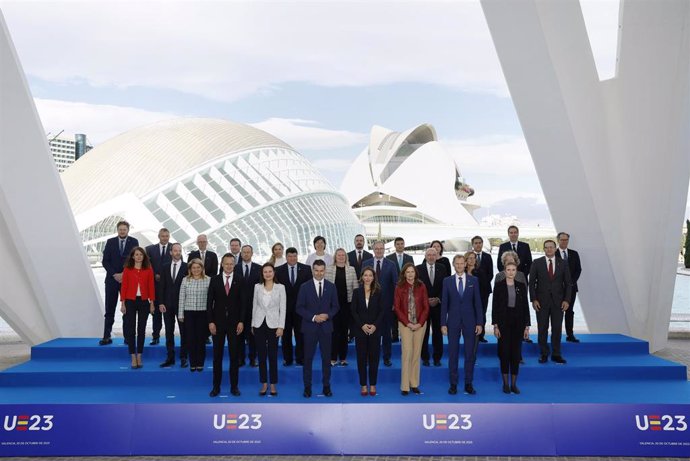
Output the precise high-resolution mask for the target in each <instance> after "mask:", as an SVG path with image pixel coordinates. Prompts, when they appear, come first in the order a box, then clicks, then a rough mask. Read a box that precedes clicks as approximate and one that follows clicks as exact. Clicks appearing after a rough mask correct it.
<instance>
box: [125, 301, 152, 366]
mask: <svg viewBox="0 0 690 461" xmlns="http://www.w3.org/2000/svg"><path fill="white" fill-rule="evenodd" d="M125 309H126V310H127V312H126V313H125V315H124V324H123V327H124V328H123V333H124V334H125V338H127V347H128V348H129V353H130V354H141V353H142V352H144V340H145V339H146V321H147V320H148V318H149V310H150V309H151V307H150V304H149V302H148V301H146V300H143V299H141V297H140V296H137V299H127V300H125Z"/></svg>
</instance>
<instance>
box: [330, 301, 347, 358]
mask: <svg viewBox="0 0 690 461" xmlns="http://www.w3.org/2000/svg"><path fill="white" fill-rule="evenodd" d="M350 317H351V314H350V303H343V304H341V305H340V309H339V310H338V312H337V313H336V314H335V317H333V336H332V338H331V360H347V349H348V342H347V341H348V337H349V336H348V332H349V329H350Z"/></svg>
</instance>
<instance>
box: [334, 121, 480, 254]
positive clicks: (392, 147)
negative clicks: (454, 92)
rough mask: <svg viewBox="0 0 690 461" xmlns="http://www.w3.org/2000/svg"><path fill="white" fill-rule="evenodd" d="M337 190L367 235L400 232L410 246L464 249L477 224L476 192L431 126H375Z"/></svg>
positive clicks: (474, 232) (476, 230) (388, 235)
mask: <svg viewBox="0 0 690 461" xmlns="http://www.w3.org/2000/svg"><path fill="white" fill-rule="evenodd" d="M341 192H342V193H343V194H344V195H345V197H347V200H348V203H349V204H350V206H351V207H352V210H353V211H354V212H355V215H357V217H358V218H359V219H360V222H361V223H362V224H364V225H365V227H366V235H367V237H368V238H369V239H374V238H382V239H384V240H389V239H393V238H394V237H396V236H402V237H403V238H404V239H405V243H406V245H407V246H408V247H413V246H420V247H422V248H423V247H425V246H426V245H427V244H428V243H429V242H430V241H431V240H442V241H445V242H446V244H447V246H449V247H455V248H462V249H464V248H466V247H467V242H468V241H469V240H470V239H471V238H472V236H474V235H476V234H478V233H479V231H480V229H479V224H478V223H477V221H476V220H475V218H474V217H473V216H472V212H473V211H474V210H475V209H476V208H478V206H477V205H475V204H471V203H469V202H467V198H468V197H469V196H471V195H473V194H474V190H473V189H472V188H471V187H470V186H469V185H468V184H466V183H465V180H464V178H463V176H462V174H461V173H460V168H459V167H458V166H457V165H456V162H455V161H454V159H453V157H452V156H451V155H450V154H449V153H448V151H446V149H445V148H444V147H443V145H442V144H441V143H439V142H438V138H437V136H436V130H435V129H434V127H433V126H432V125H430V124H422V125H418V126H416V127H414V128H411V129H409V130H407V131H403V132H396V131H392V130H389V129H387V128H383V127H380V126H374V127H373V128H372V129H371V136H370V141H369V145H368V146H367V147H366V148H365V149H364V150H363V151H362V153H361V154H360V155H359V156H358V157H357V159H356V160H355V161H354V163H353V164H352V166H351V167H350V169H349V170H348V172H347V174H346V176H345V178H344V180H343V182H342V186H341Z"/></svg>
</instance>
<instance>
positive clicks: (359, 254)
mask: <svg viewBox="0 0 690 461" xmlns="http://www.w3.org/2000/svg"><path fill="white" fill-rule="evenodd" d="M357 265H358V266H361V265H362V252H361V251H358V252H357Z"/></svg>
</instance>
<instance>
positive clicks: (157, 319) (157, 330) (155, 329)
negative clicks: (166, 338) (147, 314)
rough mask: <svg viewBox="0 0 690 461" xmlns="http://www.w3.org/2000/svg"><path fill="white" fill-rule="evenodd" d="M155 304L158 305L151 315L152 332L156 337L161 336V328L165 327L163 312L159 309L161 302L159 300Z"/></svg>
mask: <svg viewBox="0 0 690 461" xmlns="http://www.w3.org/2000/svg"><path fill="white" fill-rule="evenodd" d="M154 305H155V306H156V310H155V311H153V314H152V315H151V317H152V319H151V323H152V328H151V333H152V336H153V337H154V338H160V336H161V329H162V328H163V314H161V311H160V309H159V308H160V305H161V304H160V303H159V302H158V301H157V300H156V302H155V303H154Z"/></svg>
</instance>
